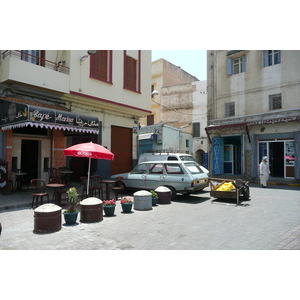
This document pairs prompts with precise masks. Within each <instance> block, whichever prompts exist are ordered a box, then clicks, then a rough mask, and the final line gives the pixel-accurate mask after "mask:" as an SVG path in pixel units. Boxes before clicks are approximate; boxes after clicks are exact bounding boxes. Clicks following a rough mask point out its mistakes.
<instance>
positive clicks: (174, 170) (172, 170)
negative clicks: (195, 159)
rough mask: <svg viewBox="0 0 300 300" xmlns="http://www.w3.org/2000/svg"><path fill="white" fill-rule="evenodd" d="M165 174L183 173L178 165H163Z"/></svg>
mask: <svg viewBox="0 0 300 300" xmlns="http://www.w3.org/2000/svg"><path fill="white" fill-rule="evenodd" d="M165 169H166V172H167V174H183V171H182V169H181V167H180V165H179V164H174V163H173V164H172V163H169V164H165Z"/></svg>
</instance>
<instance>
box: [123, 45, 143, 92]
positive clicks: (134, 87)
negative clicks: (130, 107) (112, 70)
mask: <svg viewBox="0 0 300 300" xmlns="http://www.w3.org/2000/svg"><path fill="white" fill-rule="evenodd" d="M137 57H138V58H137V59H136V58H133V57H131V56H129V55H127V54H126V50H124V89H128V90H130V91H133V92H138V93H140V90H141V50H138V51H137Z"/></svg>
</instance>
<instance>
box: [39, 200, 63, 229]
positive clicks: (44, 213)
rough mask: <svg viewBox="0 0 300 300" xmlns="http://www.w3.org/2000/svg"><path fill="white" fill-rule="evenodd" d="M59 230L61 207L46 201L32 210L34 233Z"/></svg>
mask: <svg viewBox="0 0 300 300" xmlns="http://www.w3.org/2000/svg"><path fill="white" fill-rule="evenodd" d="M59 230H61V207H60V206H58V205H56V204H52V203H46V204H43V205H41V206H39V207H37V208H36V209H35V210H34V229H33V232H35V233H51V232H56V231H59Z"/></svg>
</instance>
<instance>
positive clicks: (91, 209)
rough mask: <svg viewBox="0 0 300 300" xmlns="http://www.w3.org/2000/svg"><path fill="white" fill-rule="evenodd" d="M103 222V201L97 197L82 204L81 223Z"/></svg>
mask: <svg viewBox="0 0 300 300" xmlns="http://www.w3.org/2000/svg"><path fill="white" fill-rule="evenodd" d="M102 220H103V207H102V201H101V200H100V199H98V198H95V197H90V198H86V199H84V200H82V201H81V202H80V222H82V223H95V222H100V221H102Z"/></svg>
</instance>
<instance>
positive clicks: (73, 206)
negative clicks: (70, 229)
mask: <svg viewBox="0 0 300 300" xmlns="http://www.w3.org/2000/svg"><path fill="white" fill-rule="evenodd" d="M67 194H68V204H69V206H68V207H67V209H66V210H65V211H64V212H63V215H64V218H65V221H66V224H68V225H72V224H75V223H76V221H77V216H78V213H79V211H78V209H77V204H78V202H77V197H78V193H77V189H76V188H75V187H71V188H69V190H68V191H67Z"/></svg>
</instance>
